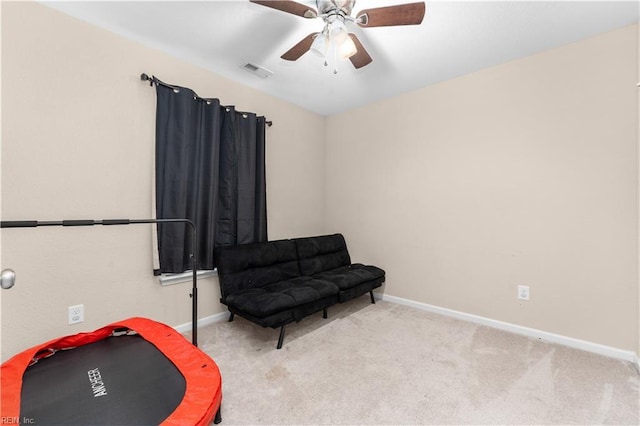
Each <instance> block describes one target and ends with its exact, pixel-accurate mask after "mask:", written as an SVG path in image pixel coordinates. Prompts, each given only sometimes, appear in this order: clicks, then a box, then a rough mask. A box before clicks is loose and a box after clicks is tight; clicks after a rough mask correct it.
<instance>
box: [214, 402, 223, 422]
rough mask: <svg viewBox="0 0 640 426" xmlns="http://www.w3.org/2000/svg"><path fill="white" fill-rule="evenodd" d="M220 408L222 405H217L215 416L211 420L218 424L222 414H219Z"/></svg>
mask: <svg viewBox="0 0 640 426" xmlns="http://www.w3.org/2000/svg"><path fill="white" fill-rule="evenodd" d="M220 410H222V406H220V407H218V411H216V416H215V417H214V418H213V422H214V423H215V424H218V423H220V422H221V421H222V415H220Z"/></svg>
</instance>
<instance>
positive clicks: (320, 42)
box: [309, 33, 329, 58]
mask: <svg viewBox="0 0 640 426" xmlns="http://www.w3.org/2000/svg"><path fill="white" fill-rule="evenodd" d="M328 49H329V40H327V36H326V35H325V34H324V33H320V34H318V35H317V36H316V37H315V38H314V39H313V43H311V48H310V49H309V50H311V51H312V52H313V53H315V54H316V55H318V56H320V57H321V58H324V57H325V56H326V55H327V50H328Z"/></svg>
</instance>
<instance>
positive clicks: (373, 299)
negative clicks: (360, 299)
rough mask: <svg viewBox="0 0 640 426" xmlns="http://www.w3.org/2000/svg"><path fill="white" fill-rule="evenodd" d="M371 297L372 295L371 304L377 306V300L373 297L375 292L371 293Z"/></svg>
mask: <svg viewBox="0 0 640 426" xmlns="http://www.w3.org/2000/svg"><path fill="white" fill-rule="evenodd" d="M369 295H371V303H373V304H374V305H375V304H376V299H375V298H374V297H373V290H371V291H369Z"/></svg>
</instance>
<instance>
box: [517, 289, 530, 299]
mask: <svg viewBox="0 0 640 426" xmlns="http://www.w3.org/2000/svg"><path fill="white" fill-rule="evenodd" d="M518 299H520V300H529V286H528V285H519V286H518Z"/></svg>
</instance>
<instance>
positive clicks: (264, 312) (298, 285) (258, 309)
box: [226, 277, 339, 318]
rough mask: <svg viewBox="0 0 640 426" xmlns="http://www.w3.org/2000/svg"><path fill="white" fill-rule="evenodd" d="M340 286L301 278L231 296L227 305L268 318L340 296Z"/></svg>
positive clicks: (243, 291) (227, 299)
mask: <svg viewBox="0 0 640 426" xmlns="http://www.w3.org/2000/svg"><path fill="white" fill-rule="evenodd" d="M338 292H339V289H338V286H337V285H335V284H333V283H331V282H328V281H324V280H320V279H315V278H311V277H297V278H293V279H290V280H286V281H280V282H275V283H271V284H266V285H263V286H261V287H255V288H247V289H244V290H240V291H237V292H234V293H232V294H230V295H228V296H227V298H226V304H227V305H228V306H230V307H233V308H235V309H237V310H238V311H241V312H247V313H249V314H251V315H253V316H255V317H258V318H264V317H266V316H269V315H273V314H276V313H278V312H282V311H285V310H288V309H293V308H296V307H299V306H301V305H305V304H307V303H311V302H313V301H316V300H320V299H323V298H326V297H331V296H336V295H337V294H338Z"/></svg>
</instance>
